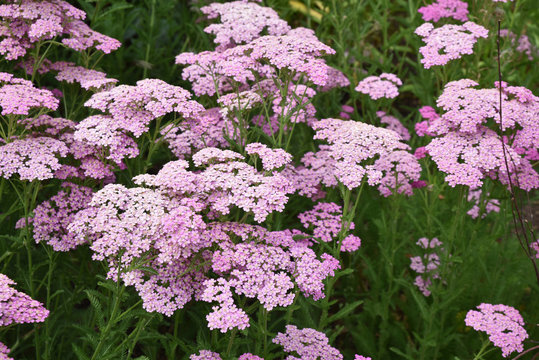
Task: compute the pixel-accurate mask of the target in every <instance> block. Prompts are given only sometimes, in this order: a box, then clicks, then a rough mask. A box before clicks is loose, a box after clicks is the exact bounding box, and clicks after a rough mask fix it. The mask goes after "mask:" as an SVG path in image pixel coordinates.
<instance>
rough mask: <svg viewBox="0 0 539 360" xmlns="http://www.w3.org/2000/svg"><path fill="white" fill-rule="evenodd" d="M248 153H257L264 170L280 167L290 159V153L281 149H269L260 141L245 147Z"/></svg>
mask: <svg viewBox="0 0 539 360" xmlns="http://www.w3.org/2000/svg"><path fill="white" fill-rule="evenodd" d="M245 151H246V152H247V154H249V155H258V156H259V157H260V159H261V160H262V167H263V168H264V170H266V171H271V170H275V169H279V168H282V167H283V166H285V165H286V164H289V163H290V162H291V161H292V155H290V154H289V153H287V152H286V151H284V150H283V149H271V148H269V147H268V146H267V145H264V144H261V143H251V144H248V145H247V146H246V147H245Z"/></svg>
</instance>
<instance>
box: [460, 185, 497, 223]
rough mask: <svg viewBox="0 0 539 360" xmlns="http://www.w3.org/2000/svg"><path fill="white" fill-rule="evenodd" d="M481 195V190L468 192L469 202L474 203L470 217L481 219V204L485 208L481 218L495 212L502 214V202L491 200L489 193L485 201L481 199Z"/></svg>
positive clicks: (469, 212)
mask: <svg viewBox="0 0 539 360" xmlns="http://www.w3.org/2000/svg"><path fill="white" fill-rule="evenodd" d="M481 193H482V191H481V190H470V191H469V192H468V202H472V203H473V206H472V208H471V209H470V210H468V212H467V214H468V215H470V216H471V217H472V219H477V218H478V217H479V213H480V212H481V202H482V203H483V205H482V206H483V207H484V210H483V213H482V214H481V218H484V217H485V216H487V214H488V213H490V212H493V211H494V212H500V201H499V200H498V199H491V198H490V197H489V195H490V194H488V193H487V195H486V197H485V198H484V199H481Z"/></svg>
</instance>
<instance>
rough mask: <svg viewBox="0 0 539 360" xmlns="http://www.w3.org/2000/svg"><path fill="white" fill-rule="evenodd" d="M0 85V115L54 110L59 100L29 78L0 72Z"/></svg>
mask: <svg viewBox="0 0 539 360" xmlns="http://www.w3.org/2000/svg"><path fill="white" fill-rule="evenodd" d="M0 6H5V5H0ZM0 85H1V87H0V107H1V108H2V115H29V113H30V111H31V110H34V109H38V110H43V109H47V110H56V109H57V108H58V105H59V101H58V99H57V98H56V97H55V96H54V95H53V93H52V92H50V91H49V90H45V89H37V88H36V87H34V85H33V84H32V82H31V81H29V80H24V79H19V78H15V77H13V75H11V74H8V73H3V72H0Z"/></svg>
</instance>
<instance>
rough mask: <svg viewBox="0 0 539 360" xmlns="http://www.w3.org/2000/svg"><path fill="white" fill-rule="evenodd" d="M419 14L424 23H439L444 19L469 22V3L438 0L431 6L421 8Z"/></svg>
mask: <svg viewBox="0 0 539 360" xmlns="http://www.w3.org/2000/svg"><path fill="white" fill-rule="evenodd" d="M418 12H419V13H420V14H421V15H422V16H423V20H424V21H432V22H438V21H440V19H442V18H452V19H455V20H459V21H468V3H466V2H464V1H462V0H436V1H435V2H433V3H432V4H430V5H427V6H423V7H420V8H419V10H418Z"/></svg>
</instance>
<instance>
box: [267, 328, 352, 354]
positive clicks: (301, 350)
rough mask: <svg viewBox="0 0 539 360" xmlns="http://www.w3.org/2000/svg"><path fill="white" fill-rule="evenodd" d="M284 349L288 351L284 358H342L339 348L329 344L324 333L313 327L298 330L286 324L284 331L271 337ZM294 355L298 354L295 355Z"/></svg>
mask: <svg viewBox="0 0 539 360" xmlns="http://www.w3.org/2000/svg"><path fill="white" fill-rule="evenodd" d="M273 342H274V343H275V344H279V345H281V346H282V347H283V348H284V351H285V352H287V353H290V354H291V355H288V357H286V360H292V359H303V360H318V359H324V360H342V359H343V356H342V354H341V353H340V352H339V350H337V349H335V348H334V347H332V346H331V345H329V339H328V338H327V336H326V335H325V334H324V333H321V332H319V331H316V330H314V329H309V328H305V329H302V330H299V329H298V328H297V327H296V326H294V325H286V332H284V333H278V334H277V336H276V337H275V338H274V339H273ZM296 356H299V358H298V357H296Z"/></svg>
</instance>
